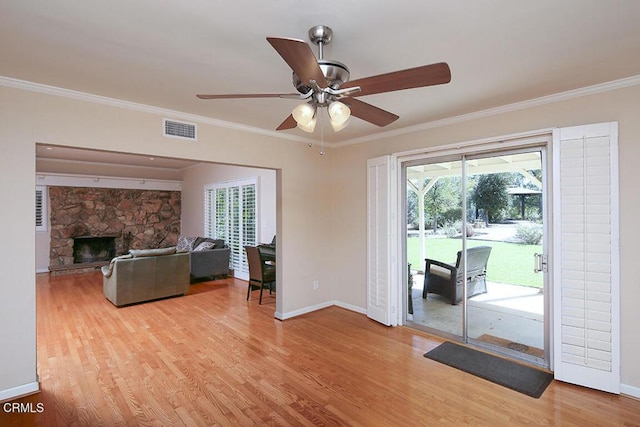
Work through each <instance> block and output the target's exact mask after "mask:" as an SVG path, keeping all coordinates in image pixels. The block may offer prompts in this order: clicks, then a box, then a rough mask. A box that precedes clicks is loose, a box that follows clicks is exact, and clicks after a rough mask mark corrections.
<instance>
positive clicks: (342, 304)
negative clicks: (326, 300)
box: [334, 301, 367, 314]
mask: <svg viewBox="0 0 640 427" xmlns="http://www.w3.org/2000/svg"><path fill="white" fill-rule="evenodd" d="M334 304H335V305H337V306H338V307H341V308H344V309H347V310H350V311H355V312H356V313H360V314H367V309H366V308H364V307H358V306H356V305H352V304H347V303H346V302H342V301H334Z"/></svg>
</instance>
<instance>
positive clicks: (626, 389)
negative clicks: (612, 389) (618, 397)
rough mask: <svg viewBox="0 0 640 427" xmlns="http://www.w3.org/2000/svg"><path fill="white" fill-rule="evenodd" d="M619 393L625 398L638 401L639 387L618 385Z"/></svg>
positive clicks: (639, 397)
mask: <svg viewBox="0 0 640 427" xmlns="http://www.w3.org/2000/svg"><path fill="white" fill-rule="evenodd" d="M620 393H621V394H625V395H627V396H631V397H635V398H636V399H640V387H634V386H630V385H626V384H620Z"/></svg>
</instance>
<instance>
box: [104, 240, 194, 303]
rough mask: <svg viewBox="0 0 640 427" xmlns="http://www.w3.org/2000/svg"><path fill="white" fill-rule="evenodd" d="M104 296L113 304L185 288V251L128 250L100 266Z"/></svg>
mask: <svg viewBox="0 0 640 427" xmlns="http://www.w3.org/2000/svg"><path fill="white" fill-rule="evenodd" d="M102 275H103V278H102V288H103V292H104V296H105V297H106V298H107V299H108V300H109V301H111V302H112V303H113V305H115V306H116V307H122V306H123V305H128V304H134V303H138V302H143V301H150V300H154V299H159V298H166V297H172V296H177V295H184V294H186V293H187V292H188V291H189V253H188V252H176V248H175V247H172V248H163V249H147V250H132V251H130V253H129V254H127V255H122V256H119V257H116V258H114V259H113V260H111V263H110V264H109V265H105V266H104V267H102Z"/></svg>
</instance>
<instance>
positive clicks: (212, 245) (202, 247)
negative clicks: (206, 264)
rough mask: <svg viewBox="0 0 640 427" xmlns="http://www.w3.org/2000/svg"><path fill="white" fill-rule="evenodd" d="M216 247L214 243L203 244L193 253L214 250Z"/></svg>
mask: <svg viewBox="0 0 640 427" xmlns="http://www.w3.org/2000/svg"><path fill="white" fill-rule="evenodd" d="M215 247H216V244H215V243H213V242H202V243H200V244H199V245H198V246H196V248H195V249H194V250H193V252H201V251H206V250H207V249H213V248H215Z"/></svg>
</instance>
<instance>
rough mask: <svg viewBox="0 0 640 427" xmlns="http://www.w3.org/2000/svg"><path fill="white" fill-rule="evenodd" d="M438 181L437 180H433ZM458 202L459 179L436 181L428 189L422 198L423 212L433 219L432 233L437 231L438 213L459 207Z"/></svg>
mask: <svg viewBox="0 0 640 427" xmlns="http://www.w3.org/2000/svg"><path fill="white" fill-rule="evenodd" d="M434 179H438V178H434ZM460 205H461V201H460V179H459V178H455V177H446V178H440V179H438V180H437V181H436V182H435V184H433V186H432V187H431V188H430V189H429V191H428V192H427V194H426V195H425V198H424V208H425V211H426V212H427V213H428V214H429V215H430V216H431V218H432V219H433V231H434V233H435V232H436V231H437V230H438V217H439V215H440V213H442V212H444V211H447V210H449V209H451V208H453V207H459V206H460Z"/></svg>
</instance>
